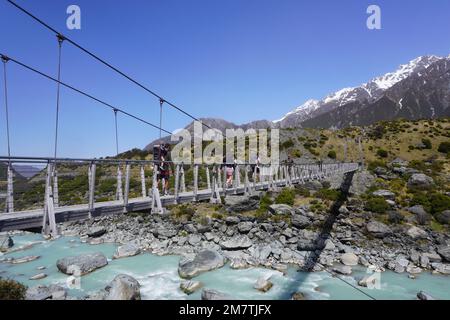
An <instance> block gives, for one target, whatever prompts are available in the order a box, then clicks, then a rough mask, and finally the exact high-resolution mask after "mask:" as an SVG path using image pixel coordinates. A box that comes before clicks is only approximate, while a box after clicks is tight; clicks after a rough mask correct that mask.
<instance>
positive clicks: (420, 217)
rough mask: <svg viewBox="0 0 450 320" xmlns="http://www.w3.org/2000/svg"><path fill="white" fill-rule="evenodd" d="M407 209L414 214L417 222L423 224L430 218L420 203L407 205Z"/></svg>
mask: <svg viewBox="0 0 450 320" xmlns="http://www.w3.org/2000/svg"><path fill="white" fill-rule="evenodd" d="M408 211H409V212H411V213H413V214H414V216H415V220H416V221H417V223H418V224H421V225H424V224H426V223H428V222H429V221H430V220H431V215H430V214H428V213H427V212H426V211H425V209H424V208H423V206H421V205H415V206H412V207H409V208H408Z"/></svg>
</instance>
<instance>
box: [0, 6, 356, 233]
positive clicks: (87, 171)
mask: <svg viewBox="0 0 450 320" xmlns="http://www.w3.org/2000/svg"><path fill="white" fill-rule="evenodd" d="M7 2H9V3H10V4H12V5H13V6H14V7H15V8H17V9H18V10H20V11H21V12H23V13H24V14H26V15H27V16H29V17H30V18H31V19H33V20H34V21H36V22H37V23H38V24H40V25H42V26H43V27H44V28H46V29H48V30H49V31H50V32H52V33H54V34H55V35H56V40H57V42H56V44H57V47H56V48H57V50H58V58H57V61H56V62H55V65H56V66H57V73H56V76H55V77H54V76H51V75H49V74H47V73H44V72H42V71H40V70H39V69H38V68H36V67H33V66H30V65H29V64H27V63H25V62H23V61H19V60H18V59H16V58H13V57H10V56H8V55H7V54H4V53H0V57H1V60H2V63H3V80H4V81H3V82H4V90H3V91H4V107H5V111H6V121H5V122H6V131H7V132H6V137H7V143H8V145H7V150H8V154H7V156H1V157H0V164H4V168H5V171H6V174H5V175H4V176H5V180H6V183H5V184H4V185H5V186H6V193H3V194H2V193H1V192H0V197H2V198H4V203H5V205H4V211H5V212H4V213H2V214H0V231H8V230H19V229H30V228H42V231H43V233H44V234H48V235H51V236H56V235H57V234H58V228H57V224H58V223H61V222H65V221H74V220H80V219H90V218H94V217H98V216H102V215H109V214H121V213H127V212H133V211H143V210H150V212H151V213H153V214H162V213H164V207H165V206H167V205H171V204H179V203H185V202H196V201H210V202H213V203H219V202H221V201H222V197H224V196H226V195H249V194H252V193H254V192H256V191H259V190H275V189H277V188H279V187H286V186H287V187H289V186H293V185H295V184H300V183H305V182H307V181H311V180H323V179H326V178H329V177H330V176H333V175H337V174H345V173H348V172H353V171H356V170H358V168H359V165H360V164H358V163H353V162H339V163H338V162H337V163H329V164H322V163H308V164H294V163H286V164H276V165H275V164H267V165H259V167H258V170H257V169H256V167H255V165H254V163H233V164H232V165H233V166H234V168H235V170H234V173H233V174H234V179H233V184H232V185H228V184H227V181H226V165H225V164H224V163H217V164H210V165H200V164H184V163H176V162H172V163H171V165H172V167H173V168H174V170H173V171H174V174H173V185H172V187H171V194H170V195H161V194H160V191H159V188H158V181H157V180H158V170H159V166H160V164H161V163H160V162H159V161H156V160H135V159H68V158H59V157H58V143H59V142H58V131H59V129H60V120H59V110H60V107H61V106H60V88H61V87H65V88H67V89H69V90H71V91H73V92H75V93H78V94H80V95H83V96H85V97H87V98H89V99H91V100H93V101H95V102H96V103H98V105H99V106H103V107H107V108H109V109H111V110H112V112H113V116H114V124H115V144H116V154H117V155H118V154H119V143H118V141H119V138H118V136H119V132H118V126H117V117H118V114H121V115H123V116H126V117H130V118H132V119H134V120H136V121H139V122H141V123H144V124H145V125H148V126H150V127H151V128H152V129H156V130H158V131H159V137H160V138H161V137H162V133H163V132H164V133H167V134H171V132H170V131H169V130H166V129H164V128H163V126H162V122H163V109H164V107H165V106H167V107H169V108H173V109H175V110H177V111H179V112H180V113H181V114H183V115H185V116H187V117H189V118H191V119H193V120H196V121H198V119H197V118H196V117H194V116H193V115H192V114H190V113H188V112H187V111H185V110H184V109H183V108H181V107H179V106H177V105H175V104H174V103H172V102H170V101H169V100H168V99H166V98H165V97H162V96H161V95H159V94H157V93H155V92H154V91H153V90H151V89H149V88H148V87H147V86H145V85H143V84H142V83H141V82H139V81H137V80H135V79H134V78H132V77H131V76H129V75H127V74H126V73H124V72H123V71H121V70H120V69H119V68H117V67H115V66H113V65H112V64H110V63H108V62H106V61H105V60H103V59H102V58H100V57H99V56H97V55H96V54H94V53H92V52H91V51H89V50H88V49H86V48H84V47H83V46H81V45H80V44H78V43H76V42H75V41H73V40H71V39H69V38H68V37H66V36H64V35H63V34H62V33H60V32H59V31H57V30H56V29H54V28H53V27H51V26H50V25H48V24H47V23H46V22H44V21H43V20H41V19H39V18H38V17H36V16H35V15H33V14H32V13H30V12H29V11H27V10H26V9H24V8H22V7H21V6H19V5H17V4H16V3H14V2H13V1H11V0H7ZM65 43H68V44H69V45H72V46H74V47H75V48H77V49H79V50H80V51H81V52H82V53H84V54H87V55H88V56H90V57H92V58H93V59H94V60H95V61H97V62H99V63H100V64H102V65H104V66H105V67H107V68H109V69H111V70H112V71H114V72H115V73H117V74H119V75H120V76H122V77H124V78H125V79H127V80H128V81H130V82H131V83H132V84H134V85H136V86H138V87H139V88H141V89H143V90H144V91H146V92H147V93H149V94H150V95H151V96H152V97H154V98H155V99H156V100H157V102H158V104H159V114H160V116H159V125H157V124H154V123H151V122H149V121H147V120H145V119H143V118H141V117H138V116H136V115H133V114H131V113H129V112H127V111H126V108H125V107H118V106H116V105H114V104H113V103H110V102H107V101H105V100H104V99H101V98H98V97H96V96H94V95H93V94H91V93H88V92H86V91H84V90H81V89H79V88H76V87H75V86H73V85H71V84H69V83H66V82H63V81H61V73H62V71H61V69H62V68H61V66H62V53H63V52H62V51H63V45H64V44H65ZM10 63H14V64H16V65H18V66H20V67H22V68H24V69H25V70H28V71H29V72H31V73H34V74H37V75H39V76H41V77H43V78H46V79H48V80H49V81H51V82H53V83H56V103H55V104H56V106H55V131H54V153H53V156H52V157H30V156H21V157H18V156H13V155H11V144H10V125H11V123H10V121H9V108H10V107H13V106H10V105H9V103H8V68H7V67H8V64H10ZM202 124H203V126H205V127H207V128H209V129H211V128H210V127H209V126H208V125H206V124H204V123H202ZM359 146H360V147H361V141H360V140H359ZM360 163H362V161H360ZM24 164H26V165H31V166H35V167H39V168H40V170H39V172H38V173H37V174H36V175H35V176H34V177H32V178H30V179H29V181H28V182H30V181H33V180H34V181H35V182H36V181H38V182H39V181H40V183H35V186H36V185H39V186H41V187H36V188H37V189H39V188H41V189H39V190H40V192H39V191H36V192H35V194H36V195H37V198H36V199H35V200H34V203H33V204H32V205H30V206H29V207H24V208H22V207H23V204H22V207H19V208H18V206H16V203H17V202H20V200H21V199H17V198H18V197H17V193H15V192H14V190H15V188H16V187H18V185H19V184H21V185H22V186H23V184H24V183H27V182H24V181H23V179H18V174H17V172H16V169H15V168H18V166H20V165H24ZM75 171H76V172H75ZM105 176H107V177H106V178H105ZM80 177H83V178H81V179H82V180H83V181H84V182H86V183H85V184H80V188H79V189H80V190H78V193H77V197H76V198H77V199H70V197H69V199H67V195H64V190H61V188H60V180H61V179H66V180H67V179H78V180H77V181H79V180H80ZM108 177H109V179H111V177H112V179H113V180H114V181H115V183H114V189H115V192H114V194H112V195H109V196H108V197H106V199H105V197H104V196H103V195H102V194H101V193H100V192H98V188H99V187H101V186H102V183H103V182H104V181H105V179H108ZM137 181H138V182H137ZM83 188H84V189H83ZM110 189H111V188H110ZM110 189H109V190H108V191H109V192H111V190H110ZM2 191H3V190H2ZM73 198H75V197H73Z"/></svg>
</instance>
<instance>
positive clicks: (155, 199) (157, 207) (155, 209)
mask: <svg viewBox="0 0 450 320" xmlns="http://www.w3.org/2000/svg"><path fill="white" fill-rule="evenodd" d="M157 174H158V166H157V165H155V166H154V167H153V179H152V213H159V214H163V213H164V209H163V207H162V204H161V197H160V194H159V189H158V178H157Z"/></svg>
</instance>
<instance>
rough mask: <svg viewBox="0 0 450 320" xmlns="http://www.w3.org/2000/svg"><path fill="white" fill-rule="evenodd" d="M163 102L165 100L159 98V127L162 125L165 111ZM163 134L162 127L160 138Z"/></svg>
mask: <svg viewBox="0 0 450 320" xmlns="http://www.w3.org/2000/svg"><path fill="white" fill-rule="evenodd" d="M163 104H164V100H163V99H159V127H160V128H161V127H162V112H163ZM161 137H162V134H161V129H160V130H159V139H160V140H161Z"/></svg>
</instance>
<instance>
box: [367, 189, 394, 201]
mask: <svg viewBox="0 0 450 320" xmlns="http://www.w3.org/2000/svg"><path fill="white" fill-rule="evenodd" d="M372 194H373V195H374V196H376V197H383V198H385V199H391V200H392V199H395V193H393V192H392V191H389V190H377V191H374V192H373V193H372Z"/></svg>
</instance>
